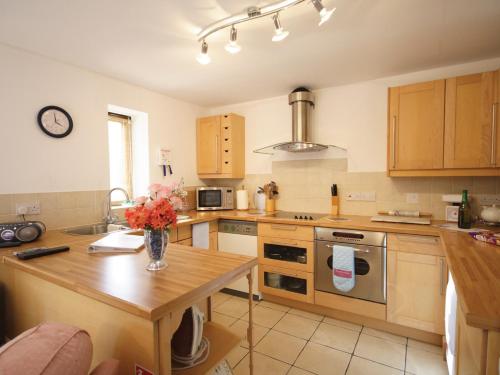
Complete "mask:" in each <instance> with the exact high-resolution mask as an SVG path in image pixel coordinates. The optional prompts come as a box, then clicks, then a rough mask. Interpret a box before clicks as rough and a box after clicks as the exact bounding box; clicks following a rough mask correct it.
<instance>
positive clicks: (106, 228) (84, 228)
mask: <svg viewBox="0 0 500 375" xmlns="http://www.w3.org/2000/svg"><path fill="white" fill-rule="evenodd" d="M125 223H126V222H123V221H122V222H118V223H115V224H109V225H108V224H106V223H99V224H90V225H81V226H78V227H73V228H67V229H64V230H63V232H64V233H66V234H73V235H79V236H90V235H95V234H106V233H110V232H116V231H119V230H126V229H130V228H129V227H128V226H126V225H125Z"/></svg>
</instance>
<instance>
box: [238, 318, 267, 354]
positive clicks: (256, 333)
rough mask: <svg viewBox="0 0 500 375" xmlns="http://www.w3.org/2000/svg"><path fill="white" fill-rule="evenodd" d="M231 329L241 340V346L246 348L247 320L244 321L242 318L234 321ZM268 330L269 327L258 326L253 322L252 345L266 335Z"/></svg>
mask: <svg viewBox="0 0 500 375" xmlns="http://www.w3.org/2000/svg"><path fill="white" fill-rule="evenodd" d="M229 329H230V330H231V331H233V332H234V333H235V334H236V335H238V336H240V337H241V338H242V339H243V341H242V342H241V344H240V345H241V346H243V347H245V348H248V341H247V329H248V322H245V321H244V320H238V321H236V322H235V323H234V324H233V325H232V326H231V327H230V328H229ZM268 331H269V328H266V327H262V326H259V325H257V324H255V323H254V325H253V346H254V347H255V345H257V344H258V343H259V341H260V340H261V339H262V338H263V337H264V336H265V335H266V333H267V332H268Z"/></svg>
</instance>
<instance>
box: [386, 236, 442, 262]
mask: <svg viewBox="0 0 500 375" xmlns="http://www.w3.org/2000/svg"><path fill="white" fill-rule="evenodd" d="M387 249H388V250H394V251H401V252H406V253H415V254H425V255H436V256H444V252H443V247H442V243H441V238H440V237H436V236H419V235H413V234H400V233H389V234H388V235H387Z"/></svg>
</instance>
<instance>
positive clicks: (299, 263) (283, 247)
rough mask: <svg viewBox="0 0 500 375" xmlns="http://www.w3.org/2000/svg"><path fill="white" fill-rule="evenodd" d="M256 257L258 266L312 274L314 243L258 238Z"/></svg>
mask: <svg viewBox="0 0 500 375" xmlns="http://www.w3.org/2000/svg"><path fill="white" fill-rule="evenodd" d="M258 257H259V264H267V265H270V266H276V267H282V268H287V269H293V270H298V271H304V272H314V242H310V241H300V240H294V239H284V238H273V237H259V239H258ZM304 258H305V262H303V259H304Z"/></svg>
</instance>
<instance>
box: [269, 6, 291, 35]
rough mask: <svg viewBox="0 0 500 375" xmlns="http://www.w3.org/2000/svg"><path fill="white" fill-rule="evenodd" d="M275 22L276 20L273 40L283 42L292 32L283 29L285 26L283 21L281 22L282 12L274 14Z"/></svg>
mask: <svg viewBox="0 0 500 375" xmlns="http://www.w3.org/2000/svg"><path fill="white" fill-rule="evenodd" d="M273 22H274V35H273V38H272V41H273V42H281V41H282V40H283V39H285V38H286V37H287V36H288V34H290V33H289V32H288V31H285V30H283V26H281V22H280V14H279V13H276V14H275V15H274V16H273Z"/></svg>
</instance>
